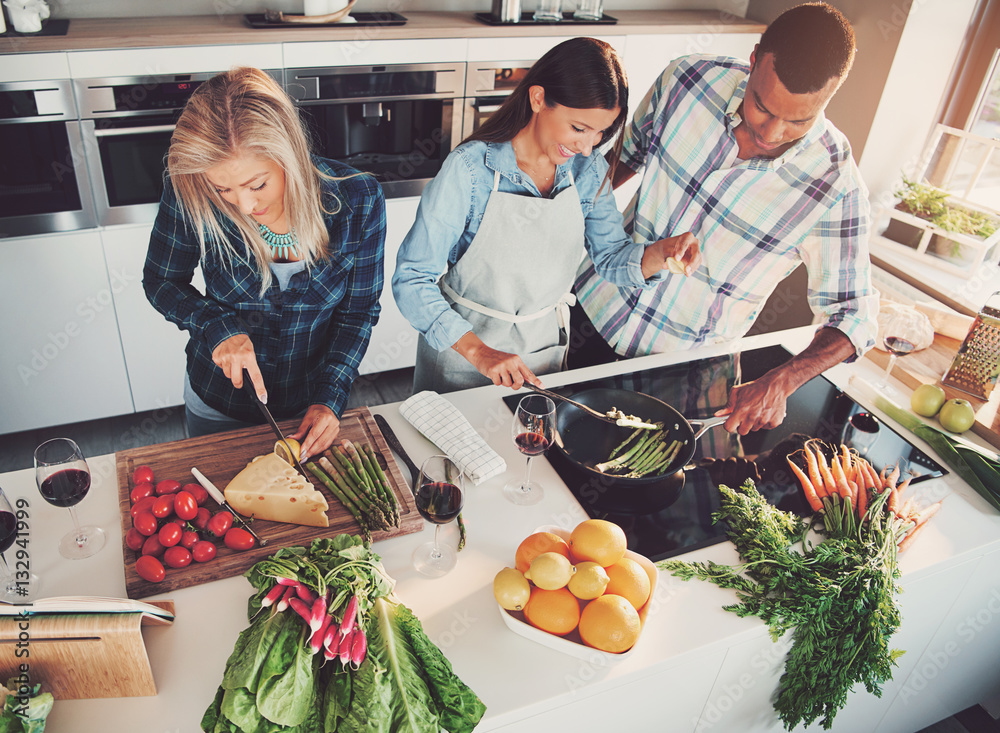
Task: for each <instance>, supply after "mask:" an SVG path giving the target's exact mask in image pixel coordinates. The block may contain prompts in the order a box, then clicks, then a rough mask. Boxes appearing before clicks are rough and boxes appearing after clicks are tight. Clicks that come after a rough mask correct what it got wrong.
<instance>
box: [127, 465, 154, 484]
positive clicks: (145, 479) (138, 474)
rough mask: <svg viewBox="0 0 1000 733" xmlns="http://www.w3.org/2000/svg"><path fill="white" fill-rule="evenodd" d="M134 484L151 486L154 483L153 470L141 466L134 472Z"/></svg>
mask: <svg viewBox="0 0 1000 733" xmlns="http://www.w3.org/2000/svg"><path fill="white" fill-rule="evenodd" d="M132 483H133V484H151V483H153V469H152V468H150V467H149V466H139V467H138V468H136V469H135V471H133V472H132Z"/></svg>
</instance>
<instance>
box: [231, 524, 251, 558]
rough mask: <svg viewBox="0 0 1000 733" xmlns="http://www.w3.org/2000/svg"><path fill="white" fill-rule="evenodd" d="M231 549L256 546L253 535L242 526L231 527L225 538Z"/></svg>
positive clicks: (245, 548) (247, 548)
mask: <svg viewBox="0 0 1000 733" xmlns="http://www.w3.org/2000/svg"><path fill="white" fill-rule="evenodd" d="M223 542H225V543H226V547H228V548H229V549H230V550H239V551H241V552H242V551H243V550H249V549H250V548H251V547H253V546H254V543H255V540H254V538H253V535H252V534H250V533H249V532H247V531H246V530H245V529H242V528H241V527H230V528H229V529H228V530H227V531H226V538H225V540H223Z"/></svg>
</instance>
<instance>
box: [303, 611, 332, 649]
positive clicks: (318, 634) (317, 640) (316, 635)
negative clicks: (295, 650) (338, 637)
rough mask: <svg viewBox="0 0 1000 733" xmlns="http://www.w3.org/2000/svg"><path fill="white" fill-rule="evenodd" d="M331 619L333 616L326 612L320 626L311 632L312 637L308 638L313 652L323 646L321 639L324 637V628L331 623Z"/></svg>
mask: <svg viewBox="0 0 1000 733" xmlns="http://www.w3.org/2000/svg"><path fill="white" fill-rule="evenodd" d="M332 621H333V617H332V616H330V615H329V614H327V615H326V617H325V618H324V619H323V621H322V623H321V624H320V627H319V628H318V629H316V630H315V631H314V632H313V635H312V638H311V639H310V640H309V644H310V646H311V647H312V653H313V654H316V653H318V652H319V650H320V649H322V648H323V639H324V638H325V637H326V630H327V629H328V628H329V627H330V626H331V625H332V623H331V622H332Z"/></svg>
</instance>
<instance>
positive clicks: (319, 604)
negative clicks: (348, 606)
mask: <svg viewBox="0 0 1000 733" xmlns="http://www.w3.org/2000/svg"><path fill="white" fill-rule="evenodd" d="M328 618H329V615H328V614H327V612H326V596H317V598H316V600H315V601H313V604H312V618H311V619H309V628H310V629H312V631H313V632H314V633H315V632H316V631H317V630H318V629H319V628H320V627H321V626H323V625H324V623H329V622H328V621H327V619H328Z"/></svg>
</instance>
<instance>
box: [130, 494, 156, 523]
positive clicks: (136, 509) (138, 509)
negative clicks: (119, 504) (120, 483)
mask: <svg viewBox="0 0 1000 733" xmlns="http://www.w3.org/2000/svg"><path fill="white" fill-rule="evenodd" d="M154 501H156V497H155V496H147V497H144V498H142V499H139V501H137V502H136V503H135V504H133V505H132V509H131V510H130V511H131V513H132V519H133V520H135V518H136V517H137V516H138V515H139V514H141V513H142V512H148V511H149V510H150V509H152V508H153V502H154Z"/></svg>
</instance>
